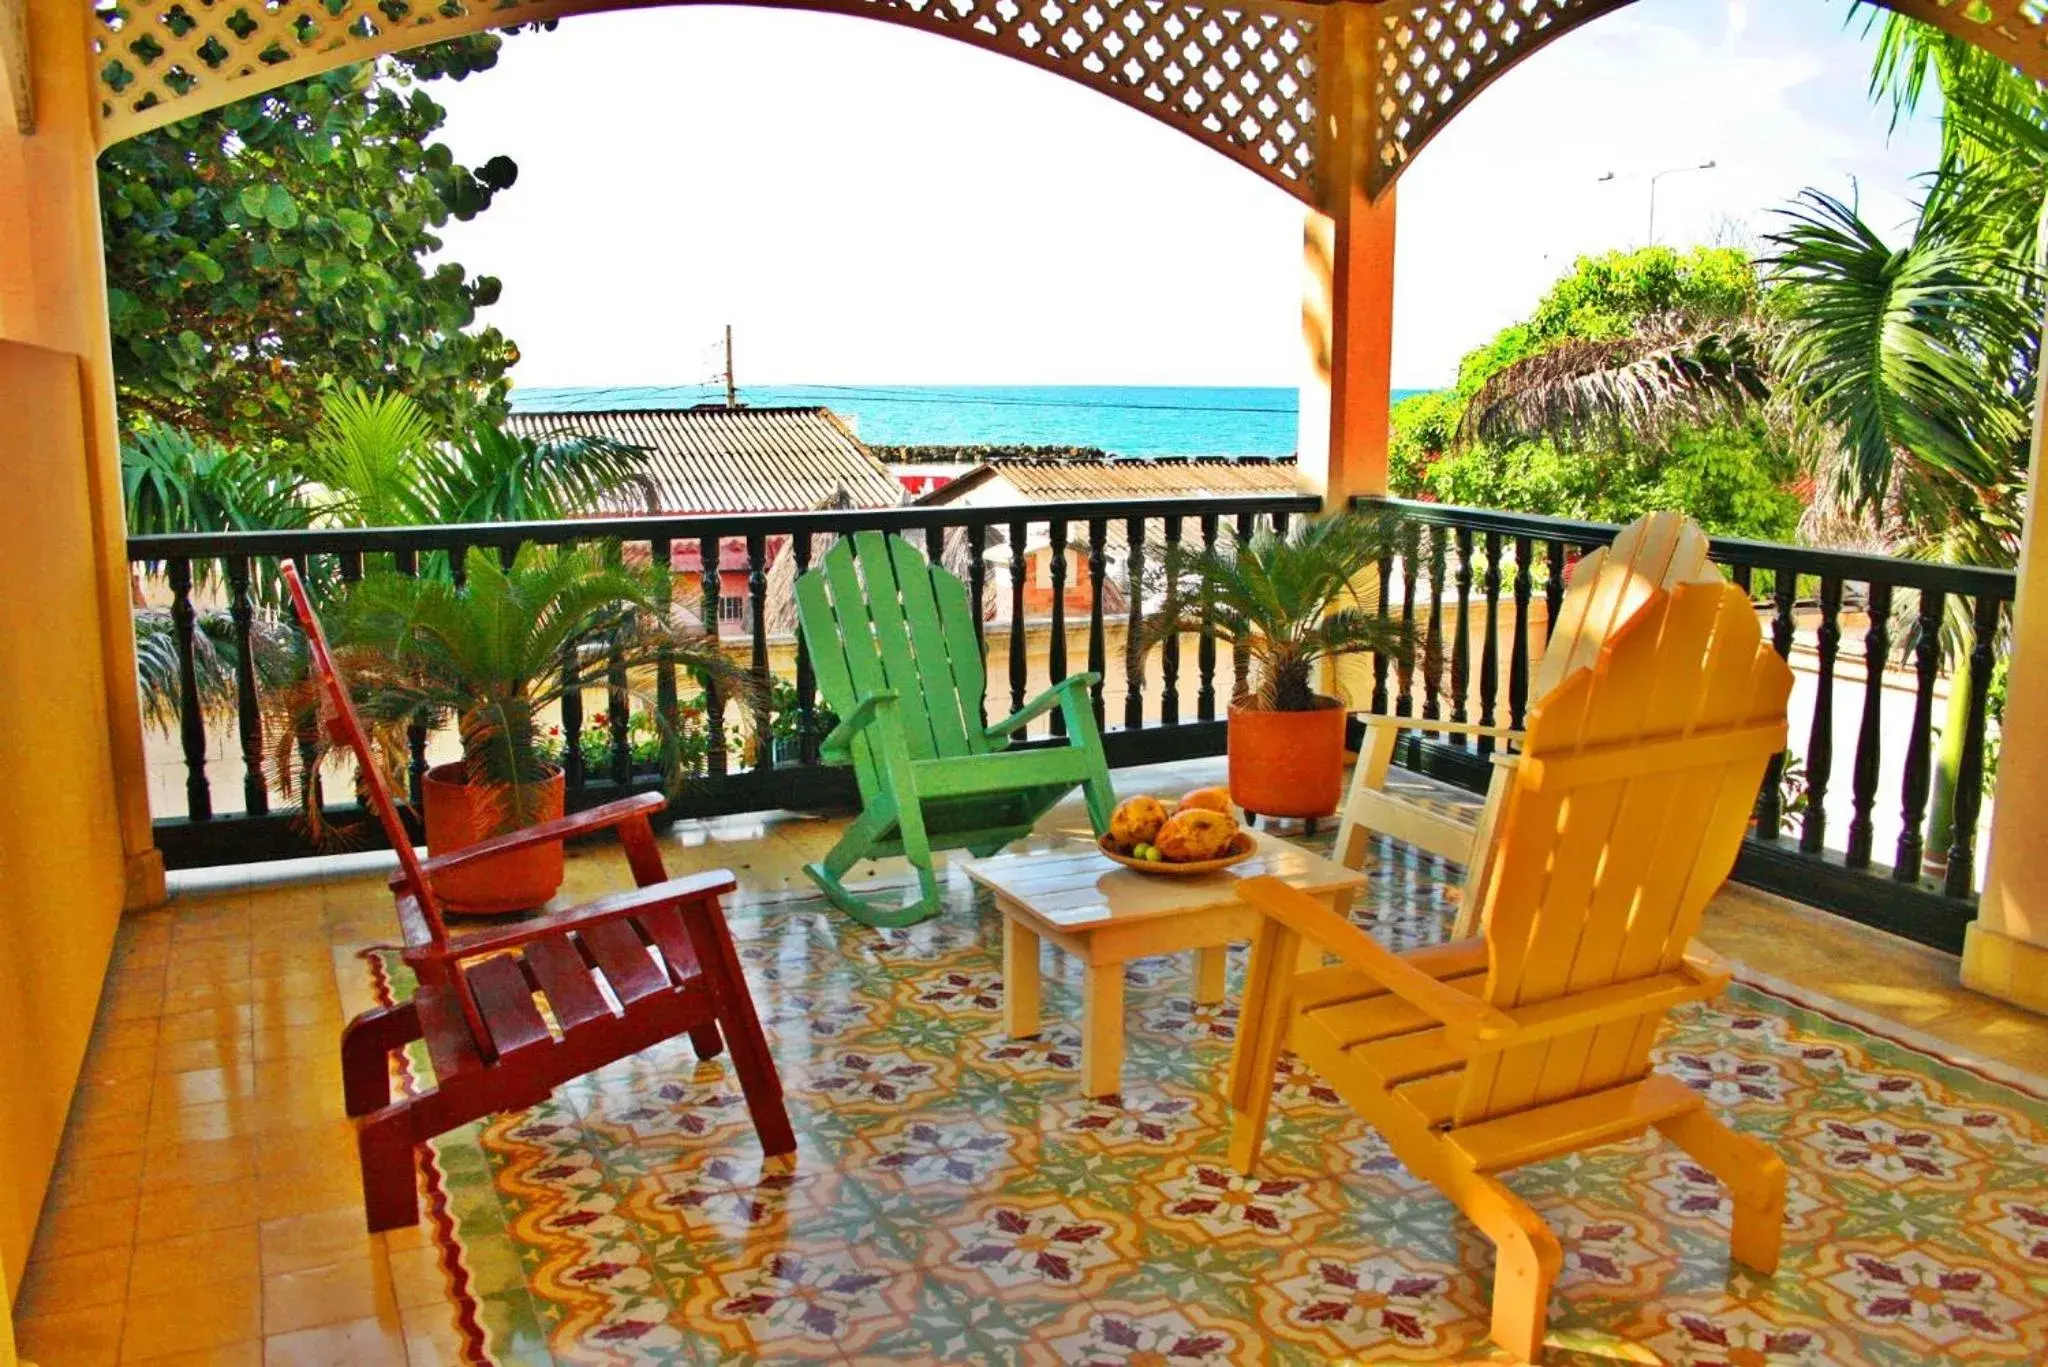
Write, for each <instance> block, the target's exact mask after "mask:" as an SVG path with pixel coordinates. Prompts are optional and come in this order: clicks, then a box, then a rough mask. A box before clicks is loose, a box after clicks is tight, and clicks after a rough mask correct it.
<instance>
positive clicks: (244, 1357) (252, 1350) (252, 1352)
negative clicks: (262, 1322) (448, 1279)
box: [121, 1339, 368, 1367]
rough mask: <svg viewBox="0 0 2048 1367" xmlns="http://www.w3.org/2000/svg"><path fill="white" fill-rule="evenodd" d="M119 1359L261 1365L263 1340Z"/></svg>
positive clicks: (189, 1366) (197, 1366)
mask: <svg viewBox="0 0 2048 1367" xmlns="http://www.w3.org/2000/svg"><path fill="white" fill-rule="evenodd" d="M121 1360H122V1361H123V1362H124V1363H125V1362H146V1363H148V1364H149V1367H263V1341H262V1340H261V1339H243V1340H242V1341H241V1342H240V1343H224V1344H221V1345H220V1346H219V1347H217V1348H196V1349H193V1350H192V1351H190V1352H179V1353H169V1354H166V1355H164V1356H162V1357H146V1358H133V1357H131V1358H123V1359H121ZM365 1367H368V1364H365Z"/></svg>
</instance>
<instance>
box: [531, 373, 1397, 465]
mask: <svg viewBox="0 0 2048 1367" xmlns="http://www.w3.org/2000/svg"><path fill="white" fill-rule="evenodd" d="M1415 392H1418V391H1415V390H1396V391H1394V399H1395V401H1396V402H1399V401H1400V400H1401V399H1402V398H1404V397H1406V396H1407V395H1408V394H1411V393H1415ZM724 397H725V394H724V391H723V390H721V389H719V388H717V387H715V386H710V385H703V386H689V385H685V386H678V387H672V388H662V387H642V386H633V387H622V388H575V389H515V390H513V391H512V407H513V408H514V409H515V410H520V409H526V410H533V409H540V410H553V411H562V410H565V409H567V410H575V409H584V410H597V409H618V408H684V407H688V406H690V405H691V404H698V403H719V402H723V401H724ZM740 399H741V401H742V402H743V403H749V404H754V405H756V406H760V407H768V406H771V405H810V404H820V405H823V406H824V407H826V408H829V409H831V410H832V411H833V412H835V413H837V414H839V415H840V416H841V417H842V418H845V419H847V420H849V421H850V422H852V424H853V427H854V430H855V431H856V432H858V433H859V434H860V438H861V440H863V441H865V442H868V443H870V444H871V445H877V446H978V445H1017V446H1099V447H1101V448H1102V449H1104V450H1106V451H1110V452H1113V453H1115V454H1117V455H1122V456H1286V455H1292V454H1293V453H1294V449H1295V406H1296V396H1295V391H1294V390H1292V389H1281V388H1254V387H1223V386H1192V385H1181V386H1165V385H745V386H742V387H741V389H740Z"/></svg>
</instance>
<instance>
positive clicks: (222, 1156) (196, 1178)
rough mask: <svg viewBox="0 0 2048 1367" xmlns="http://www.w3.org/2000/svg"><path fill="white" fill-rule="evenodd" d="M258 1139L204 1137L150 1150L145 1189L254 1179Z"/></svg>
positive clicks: (144, 1174) (145, 1165)
mask: <svg viewBox="0 0 2048 1367" xmlns="http://www.w3.org/2000/svg"><path fill="white" fill-rule="evenodd" d="M255 1175H256V1141H255V1140H253V1139H250V1138H247V1137H238V1138H234V1139H203V1140H199V1141H196V1142H194V1143H191V1144H174V1145H166V1146H163V1147H160V1148H154V1149H150V1150H148V1151H146V1152H145V1153H144V1155H143V1163H142V1185H143V1188H144V1189H145V1190H147V1189H149V1188H152V1187H166V1186H203V1185H205V1184H207V1183H210V1182H226V1181H231V1180H235V1179H253V1178H254V1177H255Z"/></svg>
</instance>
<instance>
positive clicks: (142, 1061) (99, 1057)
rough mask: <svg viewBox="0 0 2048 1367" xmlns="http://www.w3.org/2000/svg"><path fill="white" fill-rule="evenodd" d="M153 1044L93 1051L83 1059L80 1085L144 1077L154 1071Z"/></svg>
mask: <svg viewBox="0 0 2048 1367" xmlns="http://www.w3.org/2000/svg"><path fill="white" fill-rule="evenodd" d="M156 1051H157V1046H156V1044H155V1043H154V1042H152V1043H149V1044H130V1045H126V1046H124V1047H122V1048H119V1049H97V1048H96V1049H93V1050H91V1051H90V1052H89V1053H87V1055H86V1057H85V1067H84V1069H83V1070H82V1071H81V1072H80V1073H79V1081H80V1082H81V1083H97V1082H117V1081H121V1080H124V1079H127V1078H137V1077H145V1076H147V1075H149V1074H151V1073H154V1072H155V1071H156Z"/></svg>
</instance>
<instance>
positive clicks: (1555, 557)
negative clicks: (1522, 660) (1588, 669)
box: [1543, 541, 1567, 645]
mask: <svg viewBox="0 0 2048 1367" xmlns="http://www.w3.org/2000/svg"><path fill="white" fill-rule="evenodd" d="M1566 555H1567V551H1566V549H1565V544H1564V542H1562V541H1546V542H1544V543H1543V568H1544V570H1545V571H1547V573H1546V574H1545V575H1544V582H1543V644H1545V645H1549V644H1550V636H1551V633H1552V632H1554V631H1556V630H1557V614H1558V611H1559V610H1560V609H1561V608H1563V607H1564V576H1565V558H1566Z"/></svg>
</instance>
